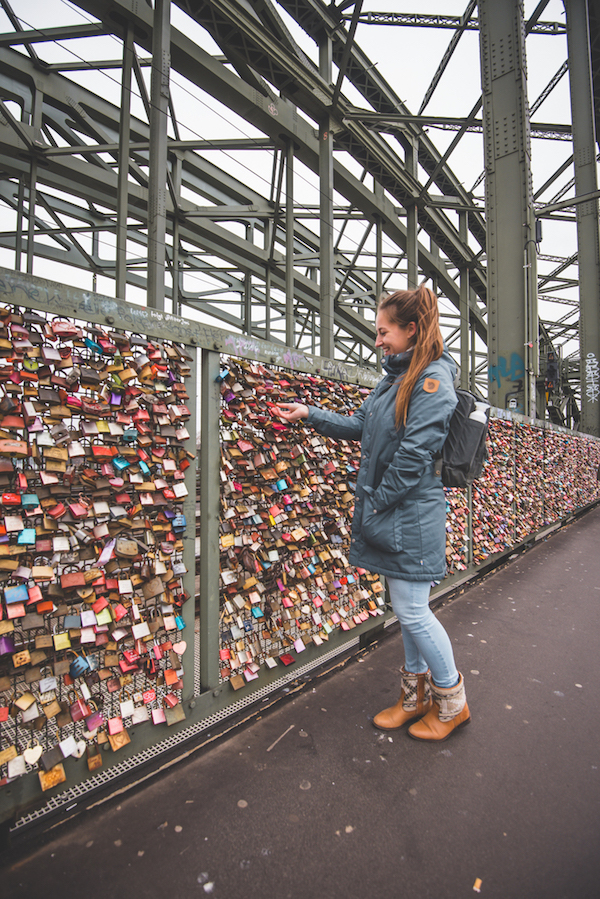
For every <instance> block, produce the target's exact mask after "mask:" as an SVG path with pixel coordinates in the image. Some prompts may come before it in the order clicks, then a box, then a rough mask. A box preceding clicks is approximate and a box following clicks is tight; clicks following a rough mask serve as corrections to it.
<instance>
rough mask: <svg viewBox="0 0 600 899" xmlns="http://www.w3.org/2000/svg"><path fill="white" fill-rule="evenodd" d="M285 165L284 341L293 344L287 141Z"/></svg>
mask: <svg viewBox="0 0 600 899" xmlns="http://www.w3.org/2000/svg"><path fill="white" fill-rule="evenodd" d="M286 150H287V152H286V161H285V162H286V166H285V342H286V344H287V346H291V347H293V346H294V340H295V337H294V144H293V143H292V141H288V145H287V148H286Z"/></svg>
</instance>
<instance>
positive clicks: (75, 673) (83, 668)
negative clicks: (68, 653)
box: [69, 650, 90, 679]
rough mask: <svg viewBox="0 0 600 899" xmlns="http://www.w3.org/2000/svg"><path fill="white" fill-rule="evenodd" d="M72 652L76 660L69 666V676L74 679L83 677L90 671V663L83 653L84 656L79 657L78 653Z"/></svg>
mask: <svg viewBox="0 0 600 899" xmlns="http://www.w3.org/2000/svg"><path fill="white" fill-rule="evenodd" d="M72 652H73V654H74V656H75V658H74V659H73V661H72V662H71V664H70V666H69V674H70V675H71V677H72V678H74V679H75V678H77V677H83V675H84V674H85V673H86V672H87V671H89V670H90V665H89V662H88V660H87V658H86V657H85V655H84V654H83V653H82V655H77V653H75V652H74V651H73V650H72Z"/></svg>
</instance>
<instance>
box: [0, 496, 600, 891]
mask: <svg viewBox="0 0 600 899" xmlns="http://www.w3.org/2000/svg"><path fill="white" fill-rule="evenodd" d="M437 614H438V615H439V617H440V619H441V621H442V622H443V623H444V625H445V627H446V628H447V630H448V632H449V634H450V636H451V639H452V642H453V645H454V649H455V655H456V659H457V664H458V667H459V669H460V670H461V671H462V673H463V674H464V677H465V683H466V687H467V695H468V701H469V706H470V708H471V715H472V721H471V724H470V725H469V726H468V727H465V728H462V729H460V730H459V731H457V732H456V733H455V734H454V735H453V736H452V737H451V738H450V739H449V740H448V741H447V742H444V743H441V744H424V743H420V742H416V741H414V740H411V739H410V738H409V737H408V736H407V734H406V731H405V730H401V731H397V732H394V733H391V734H387V733H381V732H379V731H377V730H376V729H375V728H374V727H373V726H372V724H371V719H372V717H373V715H375V714H376V713H377V712H378V711H379V710H380V709H381V708H384V707H385V706H387V705H390V704H391V703H392V702H395V701H396V699H397V697H398V695H399V668H400V665H401V664H402V660H403V654H402V638H401V635H400V632H399V629H398V628H394V629H390V631H391V632H390V633H387V634H386V635H385V636H384V637H382V639H381V640H380V641H379V642H378V643H377V644H375V645H373V646H372V647H370V648H368V649H366V650H364V651H362V652H359V653H357V654H356V655H355V656H354V657H352V658H351V659H350V660H349V661H348V662H347V663H346V664H344V665H341V666H339V667H338V668H336V669H335V670H334V671H333V672H331V673H329V674H328V675H327V676H323V677H319V678H317V679H315V680H313V681H311V682H309V683H307V684H305V685H304V686H302V688H301V689H299V690H298V691H296V692H294V691H290V693H289V694H288V695H287V696H286V697H284V698H283V699H282V700H281V701H280V702H278V703H276V704H274V705H272V706H271V707H270V708H269V709H268V710H266V711H265V713H264V714H262V715H261V716H259V717H258V718H256V719H255V720H253V721H252V723H251V724H249V725H246V726H240V727H238V728H236V729H234V730H233V731H232V732H230V733H229V734H228V735H227V736H226V737H223V738H222V739H220V740H218V741H216V742H214V743H213V744H211V745H210V746H207V747H205V748H204V749H203V750H200V751H199V752H197V753H196V754H194V755H193V756H191V757H190V758H188V759H187V760H186V761H183V762H180V763H179V764H177V765H176V766H174V767H172V768H171V769H169V770H168V771H166V772H164V773H163V774H159V775H156V776H155V777H154V778H153V779H152V780H151V781H149V782H147V783H146V784H145V785H143V786H142V787H139V788H136V789H134V790H130V791H128V792H124V793H123V794H122V795H120V796H115V797H113V798H112V799H110V801H105V802H104V803H101V804H99V805H97V806H96V807H94V808H92V809H91V810H89V811H88V812H86V813H85V814H84V815H79V816H77V817H75V818H73V819H72V820H70V821H68V822H66V823H60V822H55V826H54V827H53V828H52V829H50V830H47V831H46V832H44V833H37V834H35V836H34V837H29V838H28V837H27V836H25V837H23V838H20V839H19V840H17V841H15V844H14V845H13V846H12V848H11V850H10V852H9V854H8V855H6V856H5V857H4V858H3V860H2V867H1V869H0V875H1V879H0V883H1V884H2V886H1V891H2V896H3V897H5V899H12V897H16V896H23V897H28V899H29V897H33V896H38V895H39V896H42V897H44V899H58V897H61V899H62V897H65V896H70V895H85V897H86V899H107V897H111V899H112V897H114V899H120V897H122V896H129V895H131V896H135V897H136V899H139V897H144V899H145V897H148V899H153V897H163V896H168V897H174V899H188V897H204V896H212V897H214V899H270V897H273V899H313V897H314V899H317V897H318V899H370V897H374V896H386V897H390V899H428V897H431V899H434V897H435V899H459V897H468V896H473V895H477V894H478V891H479V894H480V895H481V897H486V899H575V897H577V899H598V896H600V876H599V875H600V860H599V858H600V853H599V836H600V827H599V823H600V740H599V736H600V734H599V730H600V728H599V721H600V716H599V714H598V710H597V708H596V707H595V705H594V702H595V700H594V698H593V697H594V685H595V678H596V674H597V672H598V661H599V643H600V640H599V634H600V508H598V509H595V510H593V511H591V512H589V513H587V514H586V515H584V516H583V517H581V518H580V519H578V520H577V521H575V522H574V523H573V524H571V525H569V526H567V527H565V528H563V529H562V530H560V531H559V532H557V533H556V534H554V535H553V536H552V537H550V538H548V539H546V540H544V541H541V542H540V543H538V544H537V545H536V546H535V547H533V548H532V549H530V550H529V551H527V552H526V553H524V554H522V555H520V556H519V557H518V558H516V559H515V560H514V561H512V562H510V563H509V564H507V565H506V566H504V567H503V568H502V569H500V570H497V571H496V572H494V573H493V574H491V575H489V576H487V577H486V578H485V579H483V580H481V581H479V582H477V583H475V584H473V585H471V586H469V587H467V588H466V589H465V591H464V592H463V593H462V594H461V595H459V596H458V597H456V598H454V599H453V600H452V601H451V602H450V603H449V604H448V605H446V606H445V607H443V608H441V609H440V610H439V611H438V613H437Z"/></svg>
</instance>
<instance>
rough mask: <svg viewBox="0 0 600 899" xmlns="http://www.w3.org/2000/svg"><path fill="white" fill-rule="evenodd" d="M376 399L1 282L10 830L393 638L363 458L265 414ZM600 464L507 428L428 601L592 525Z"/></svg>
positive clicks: (162, 323) (320, 375)
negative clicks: (559, 535) (576, 520)
mask: <svg viewBox="0 0 600 899" xmlns="http://www.w3.org/2000/svg"><path fill="white" fill-rule="evenodd" d="M198 351H199V356H200V358H199V363H200V364H199V365H198V366H197V358H196V357H197V354H198ZM377 380H378V376H377V374H376V373H373V372H368V371H362V370H359V369H356V368H354V367H350V366H345V365H343V364H341V363H338V362H336V361H334V360H324V359H318V358H315V357H311V356H307V355H306V354H303V353H301V352H299V351H295V350H292V349H289V348H286V347H282V346H279V345H276V344H273V343H269V342H267V341H262V340H259V339H256V338H250V337H245V336H240V335H231V334H228V333H226V332H224V331H221V330H219V329H217V328H213V327H210V326H205V325H203V324H201V323H198V322H194V321H189V320H185V319H183V318H180V317H178V316H173V315H168V314H165V313H161V312H157V311H154V310H151V309H145V308H142V307H138V306H134V305H131V304H127V303H125V302H122V301H119V300H114V299H111V298H108V297H102V296H99V295H96V294H92V293H89V292H85V291H82V290H78V289H75V288H71V287H66V286H64V285H58V284H53V283H51V282H47V281H43V280H41V279H38V278H34V277H32V276H29V275H23V274H20V273H15V272H9V271H0V485H1V487H2V518H1V520H0V582H1V583H0V589H1V591H2V603H1V618H0V765H1V767H0V775H1V781H0V821H5V822H10V825H11V826H12V827H13V829H16V830H17V831H18V830H19V829H21V828H25V827H26V826H28V825H29V824H31V823H33V822H35V821H39V820H42V819H44V818H46V817H47V816H49V815H52V814H54V813H57V812H60V811H61V810H62V809H65V808H70V809H71V808H72V807H73V806H74V805H76V804H77V803H85V802H86V799H87V798H89V797H91V796H92V795H93V794H95V793H96V792H98V791H101V790H103V789H104V788H106V787H107V786H108V785H109V784H111V783H112V782H114V780H115V779H116V778H120V777H126V776H128V775H130V774H132V773H133V772H134V771H135V775H136V778H137V779H139V777H140V776H143V773H144V772H150V771H152V770H153V768H154V767H156V765H157V763H160V760H161V759H163V758H166V757H167V756H170V755H172V754H174V753H176V752H177V751H178V748H179V747H184V746H189V745H190V744H192V745H193V743H194V742H199V741H201V740H202V739H203V735H205V734H206V733H207V732H208V730H209V729H210V728H211V727H213V726H214V725H215V724H217V723H218V722H220V721H222V720H224V719H226V718H228V717H229V716H231V715H232V714H233V713H235V712H238V711H240V710H242V709H243V708H244V707H245V706H248V705H250V704H252V703H254V702H255V701H256V700H258V699H261V698H264V697H266V696H269V695H271V694H273V693H275V692H276V691H277V690H279V689H280V688H281V687H283V686H285V685H286V684H289V683H290V682H291V681H293V680H295V679H297V678H299V677H301V676H303V675H307V674H308V673H309V672H310V671H311V670H313V669H314V668H315V667H317V666H319V665H322V664H323V663H324V662H326V661H327V660H328V659H331V658H334V657H335V656H336V655H338V654H339V653H341V652H343V651H345V650H347V649H349V648H351V647H352V646H353V645H356V644H357V643H358V642H359V640H365V639H368V638H369V634H370V632H375V630H377V629H380V628H381V626H382V625H387V624H388V623H391V622H392V621H393V617H392V616H391V613H390V612H389V610H388V608H387V606H386V603H385V588H384V584H382V583H381V582H380V581H379V578H378V576H377V574H376V573H372V572H368V571H364V570H362V569H354V568H352V567H351V566H350V565H349V563H348V558H347V553H348V546H349V532H350V525H351V515H352V507H353V486H354V480H355V475H356V471H357V469H358V465H359V462H360V447H359V446H358V445H357V444H349V443H346V442H344V441H337V442H335V441H331V440H329V439H327V438H323V437H321V436H319V435H316V434H315V433H314V432H312V431H311V430H310V429H309V428H304V427H302V426H295V427H288V426H287V425H285V424H283V423H282V422H281V421H279V420H278V419H277V417H276V416H274V415H273V414H272V405H273V402H276V401H281V400H282V399H291V398H292V397H299V398H301V399H302V400H303V401H305V402H309V403H319V404H324V405H327V406H328V407H329V408H332V409H336V410H338V411H342V412H347V413H351V412H352V410H353V409H355V408H356V407H358V405H360V403H361V402H362V400H363V399H364V397H365V395H366V394H367V393H368V392H369V390H370V389H371V388H372V387H373V386H374V385H375V383H376V382H377ZM197 410H199V413H200V414H199V419H198V421H196V418H197V416H196V412H197ZM198 458H199V461H200V465H199V468H200V471H199V486H200V489H199V490H198V491H197V489H196V461H197V459H198ZM599 464H600V442H599V441H597V440H595V439H593V438H588V437H586V436H585V435H579V434H574V433H571V432H567V431H565V430H564V429H560V428H556V427H554V426H551V425H549V424H546V423H540V422H534V421H531V420H527V419H525V418H523V417H522V416H511V415H509V414H508V413H503V412H501V411H498V410H496V411H495V413H494V418H493V420H492V422H491V427H490V440H489V459H488V461H487V463H486V469H485V472H484V475H483V476H482V478H481V479H480V480H479V481H478V482H477V483H476V485H475V486H474V487H473V489H472V491H470V492H468V491H460V490H449V491H447V501H448V542H447V561H448V572H449V574H448V577H447V578H446V580H445V581H443V582H442V583H441V584H439V585H437V586H436V587H435V588H434V591H433V595H434V596H435V595H436V593H437V594H439V593H440V592H441V591H444V590H446V589H448V588H449V587H451V586H452V585H456V584H457V583H459V582H461V581H462V580H464V579H466V578H468V577H469V576H471V575H472V574H473V572H475V571H477V570H478V569H479V568H480V567H481V566H482V565H487V564H490V563H491V562H493V561H494V560H495V559H497V558H502V557H503V555H504V554H507V553H509V552H511V551H513V550H514V548H515V547H518V546H520V545H522V544H523V543H526V542H528V541H530V540H532V539H534V538H535V537H539V536H540V535H543V534H544V533H545V532H547V531H548V530H549V529H550V528H552V527H555V526H556V525H557V524H559V523H560V522H561V521H564V520H565V519H566V518H568V517H569V516H570V515H572V514H574V513H575V512H577V511H579V510H582V509H584V508H586V507H587V506H589V505H590V504H591V503H594V502H596V501H597V499H598V496H599V492H598V482H597V477H596V475H597V470H598V466H599ZM197 493H198V496H197ZM197 500H198V509H199V513H200V514H199V518H198V519H197ZM197 521H199V528H200V547H201V553H200V558H199V559H196V551H195V546H196V526H197Z"/></svg>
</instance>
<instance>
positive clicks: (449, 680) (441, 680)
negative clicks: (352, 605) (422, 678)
mask: <svg viewBox="0 0 600 899" xmlns="http://www.w3.org/2000/svg"><path fill="white" fill-rule="evenodd" d="M386 583H387V588H388V595H389V598H390V602H391V604H392V609H393V610H394V614H395V615H396V618H397V619H398V621H399V622H400V626H401V628H402V639H403V640H404V658H405V661H404V667H405V669H406V671H410V672H411V673H412V674H421V673H422V672H423V671H427V669H428V668H429V669H430V671H431V675H432V677H433V682H434V684H435V685H436V687H442V688H447V687H455V686H456V684H457V683H458V679H459V674H458V671H457V670H456V665H455V663H454V653H453V652H452V644H451V643H450V637H449V636H448V634H447V633H446V630H445V629H444V627H443V625H442V624H441V623H440V622H439V621H438V619H437V618H436V617H435V615H434V614H433V612H432V611H431V609H430V607H429V591H430V589H431V584H430V583H429V581H402V580H400V579H398V578H391V577H388V578H386Z"/></svg>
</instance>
